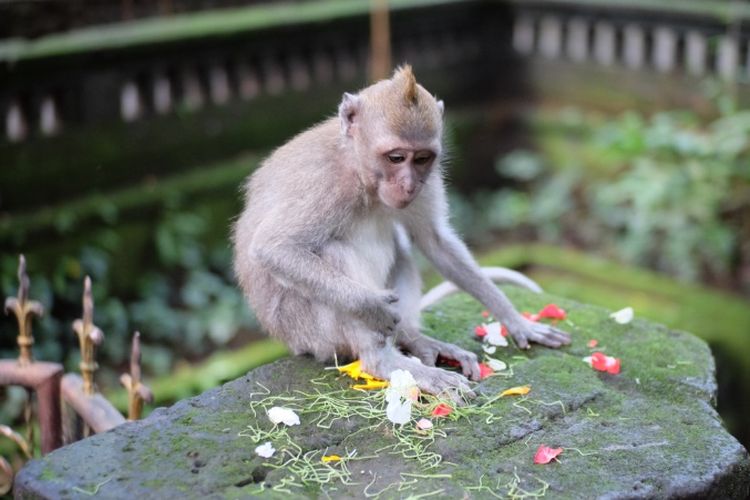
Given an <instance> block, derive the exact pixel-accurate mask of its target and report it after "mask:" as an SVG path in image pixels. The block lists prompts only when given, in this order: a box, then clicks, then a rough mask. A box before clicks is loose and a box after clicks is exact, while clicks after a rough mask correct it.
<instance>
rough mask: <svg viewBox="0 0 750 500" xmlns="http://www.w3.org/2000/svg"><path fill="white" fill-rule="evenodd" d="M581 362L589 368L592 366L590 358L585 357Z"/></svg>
mask: <svg viewBox="0 0 750 500" xmlns="http://www.w3.org/2000/svg"><path fill="white" fill-rule="evenodd" d="M583 362H584V363H587V364H588V365H589V366H592V363H591V356H586V357H585V358H583Z"/></svg>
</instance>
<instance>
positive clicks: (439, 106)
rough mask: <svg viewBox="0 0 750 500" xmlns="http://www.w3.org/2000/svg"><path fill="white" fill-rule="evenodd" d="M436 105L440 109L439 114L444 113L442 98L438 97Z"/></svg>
mask: <svg viewBox="0 0 750 500" xmlns="http://www.w3.org/2000/svg"><path fill="white" fill-rule="evenodd" d="M437 106H438V109H439V110H440V114H441V115H443V114H445V103H444V102H443V100H442V99H440V100H439V101H438V102H437Z"/></svg>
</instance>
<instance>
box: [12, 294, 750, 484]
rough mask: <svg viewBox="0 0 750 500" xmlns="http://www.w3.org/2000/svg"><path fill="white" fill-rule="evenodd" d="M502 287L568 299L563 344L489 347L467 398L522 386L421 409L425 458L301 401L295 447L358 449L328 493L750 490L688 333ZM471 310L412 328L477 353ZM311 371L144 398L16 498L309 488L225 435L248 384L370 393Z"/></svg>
mask: <svg viewBox="0 0 750 500" xmlns="http://www.w3.org/2000/svg"><path fill="white" fill-rule="evenodd" d="M508 293H509V295H510V296H511V298H512V300H513V301H514V302H515V303H516V304H517V305H518V306H519V308H520V309H522V310H529V311H532V310H538V309H539V308H540V307H541V306H543V305H544V304H546V303H548V302H551V301H555V302H556V303H557V304H558V305H560V306H562V307H564V308H565V309H566V310H567V311H568V320H566V321H564V322H563V323H562V325H561V326H563V327H564V328H566V329H568V330H569V331H571V333H572V334H573V344H572V345H571V346H570V347H567V348H565V349H562V350H550V349H544V348H540V347H534V348H533V349H532V350H530V351H524V352H521V351H517V350H515V349H513V348H508V349H507V350H503V348H499V350H498V353H497V354H496V355H495V357H497V358H499V359H502V360H504V361H506V362H508V363H511V364H512V365H513V367H512V368H513V375H512V377H500V376H496V377H490V378H488V379H486V380H484V381H483V382H482V383H481V384H480V385H479V387H478V392H479V393H480V396H479V398H478V399H479V400H481V399H482V398H486V397H491V396H493V395H495V394H497V393H499V391H501V390H503V389H505V388H507V387H510V386H513V385H523V384H530V385H531V386H532V392H531V393H530V394H529V395H528V398H527V399H525V400H522V399H518V398H516V399H513V398H503V399H500V400H497V401H496V402H495V403H493V404H492V412H493V415H494V417H493V418H494V421H492V422H491V423H489V424H488V423H487V422H486V420H485V418H484V416H482V417H481V418H479V417H478V416H477V415H473V416H469V417H467V418H461V419H457V420H451V419H444V420H441V421H439V422H436V428H437V429H439V430H441V431H442V432H444V433H445V437H437V438H436V440H435V442H434V443H432V444H431V445H430V450H431V451H434V452H435V453H437V454H439V455H440V456H441V457H442V461H441V462H440V464H439V465H437V466H436V467H434V468H432V469H430V470H424V469H423V468H420V466H419V465H418V463H417V462H416V461H415V460H411V459H408V458H405V457H404V455H403V454H399V453H395V454H394V453H389V452H382V451H381V452H378V450H381V449H382V448H383V447H385V446H391V445H393V444H394V442H395V441H394V440H395V438H394V435H393V433H392V431H389V429H390V426H388V425H385V424H383V425H382V426H380V427H378V428H377V429H376V430H375V431H373V432H369V431H363V429H365V428H366V427H367V426H368V425H370V423H371V422H368V421H366V419H364V418H362V417H358V416H355V417H352V418H350V419H348V420H341V421H338V422H335V423H334V424H333V425H332V426H331V427H330V428H321V427H317V426H315V424H314V419H315V417H316V414H314V413H305V408H304V407H302V408H301V410H300V412H299V413H300V416H301V420H302V425H300V426H295V427H291V428H289V430H288V435H289V437H290V439H293V440H294V442H295V443H296V444H297V445H298V446H300V448H301V449H302V450H303V452H307V451H310V452H314V453H313V454H312V455H311V456H312V457H314V458H315V457H318V456H319V455H323V454H324V453H338V454H344V450H353V449H355V448H356V449H357V457H358V458H359V459H358V460H356V461H351V462H350V463H348V464H347V465H348V470H349V471H350V472H351V475H350V477H349V480H348V482H347V484H342V483H341V482H339V481H335V482H331V483H330V486H328V485H326V486H325V490H326V494H327V495H330V496H331V497H335V498H353V497H362V496H363V494H364V492H365V491H367V493H368V494H373V493H377V492H382V493H381V495H380V496H381V497H382V498H398V497H402V496H409V495H419V494H426V493H436V494H439V495H440V496H445V497H451V498H461V497H463V496H465V495H468V496H469V497H486V496H489V495H490V491H492V493H495V494H499V495H507V494H509V493H510V492H511V490H512V489H513V488H515V489H516V490H515V493H517V494H518V493H519V491H518V489H523V490H526V491H532V490H536V491H542V490H543V491H545V492H546V494H547V496H548V497H551V498H583V497H586V498H591V497H600V498H654V497H658V498H677V497H679V498H683V497H685V498H745V497H746V496H747V495H748V493H750V460H749V459H748V454H747V451H746V450H745V449H744V448H743V447H742V446H741V445H740V444H739V443H738V442H737V441H736V440H735V439H734V438H733V437H732V436H731V435H729V434H728V433H727V432H726V431H725V430H724V428H723V426H722V423H721V421H720V419H719V416H718V415H717V413H716V411H715V409H714V407H713V403H714V399H715V395H716V384H715V379H714V363H713V359H712V357H711V354H710V351H709V349H708V347H707V346H706V344H705V343H704V342H703V341H701V340H699V339H697V338H696V337H694V336H692V335H690V334H687V333H683V332H677V331H671V330H668V329H667V328H665V327H663V326H660V325H657V324H655V323H652V322H649V321H645V320H640V319H637V318H636V319H635V320H634V321H633V322H632V323H630V324H628V325H617V324H615V323H614V322H613V321H612V320H610V319H609V317H608V311H605V310H603V309H600V308H595V307H591V306H586V305H581V304H577V303H575V302H572V301H566V300H562V299H558V298H554V297H550V296H545V295H534V294H530V293H526V292H523V291H520V290H515V289H514V290H508ZM480 311H481V306H480V305H479V304H477V303H476V302H474V301H472V300H470V299H469V298H468V297H466V296H464V295H457V296H454V297H451V298H449V299H447V300H445V301H444V302H442V303H441V304H439V305H438V306H437V307H436V308H433V309H432V310H430V311H428V312H427V313H425V316H424V325H425V329H426V330H427V332H428V333H430V334H432V335H434V336H436V337H440V338H443V339H446V340H450V341H453V342H456V343H457V344H460V345H462V346H463V347H466V348H469V349H472V350H474V351H475V352H481V349H480V345H479V343H478V342H477V341H476V339H475V338H474V336H473V334H472V332H473V327H474V326H475V325H476V324H477V323H479V322H481V320H482V318H481V316H480ZM591 338H595V339H597V340H598V341H599V349H600V350H603V351H604V352H605V353H607V354H609V355H615V356H617V357H620V358H621V359H622V373H621V374H619V375H609V374H603V373H599V372H595V371H593V370H592V369H591V368H590V367H589V366H587V365H586V364H585V363H583V362H582V361H581V358H583V357H584V356H586V355H588V354H589V353H590V349H588V348H587V347H586V343H587V342H588V340H589V339H591ZM513 356H524V357H526V358H528V359H520V358H513ZM322 368H323V366H322V365H321V364H319V363H316V362H314V361H312V360H310V359H307V358H289V359H284V360H281V361H278V362H276V363H272V364H269V365H266V366H263V367H261V368H259V369H257V370H254V371H252V372H250V373H249V374H248V375H247V376H245V377H242V378H240V379H237V380H234V381H232V382H229V383H227V384H225V385H224V386H222V387H218V388H215V389H213V390H210V391H208V392H206V393H204V394H202V395H200V396H198V397H195V398H191V399H187V400H184V401H181V402H179V403H177V404H175V405H174V406H172V407H170V408H166V409H158V410H156V411H154V412H153V413H152V414H151V415H150V416H149V417H148V418H147V419H145V420H143V421H140V422H134V423H127V424H125V425H122V426H120V427H118V428H116V429H114V430H112V431H110V432H106V433H104V434H100V435H97V436H94V437H92V438H89V439H86V440H84V441H81V442H79V443H76V444H73V445H71V446H67V447H65V448H62V449H60V450H57V451H55V452H53V453H51V454H50V455H47V456H46V457H44V458H42V459H40V460H34V461H32V462H30V463H29V464H28V465H27V466H26V467H25V468H24V469H23V470H22V471H21V472H20V473H19V475H18V477H17V482H16V489H15V492H14V493H15V496H16V498H79V497H80V498H84V497H87V496H89V495H90V494H91V493H92V492H94V491H97V493H98V494H99V495H101V496H102V497H106V498H138V497H145V498H185V497H195V498H245V497H249V496H256V495H258V494H261V493H262V496H272V497H276V496H278V497H282V496H287V495H288V494H289V493H287V492H291V493H293V494H295V495H303V496H318V495H320V494H321V492H320V491H319V490H318V489H317V488H316V487H313V486H310V485H301V486H300V487H298V486H294V484H292V485H290V484H289V483H290V482H291V483H295V481H294V480H291V481H290V480H289V474H290V473H289V471H288V470H287V469H285V468H283V467H282V468H279V469H274V468H272V467H268V466H264V465H262V464H263V463H264V462H267V463H272V464H274V463H276V462H279V463H280V461H281V460H282V458H281V453H279V454H277V456H275V457H273V458H271V459H267V460H265V459H261V458H260V457H258V456H256V455H255V453H254V448H255V446H256V443H255V442H253V441H252V440H250V438H248V437H240V436H238V433H240V432H241V431H243V430H244V429H246V428H247V426H248V425H250V424H252V425H255V426H257V428H260V429H265V430H268V429H270V427H271V426H270V423H269V422H268V420H267V418H266V416H265V415H264V414H263V413H262V412H257V413H256V416H254V415H253V411H252V408H257V407H258V406H257V405H258V401H259V400H260V399H262V398H265V397H267V396H265V395H262V394H259V393H261V392H264V391H263V390H261V389H259V387H260V386H259V385H258V384H262V385H263V386H264V387H266V388H267V389H268V391H269V393H270V395H273V396H279V395H284V394H287V395H289V396H290V397H294V394H296V393H295V392H294V391H297V390H300V391H305V392H308V393H309V392H312V391H314V390H315V387H316V386H314V385H313V384H311V383H310V382H309V381H310V380H312V379H320V378H321V377H323V379H322V380H325V381H326V384H327V387H330V388H331V389H332V390H340V389H344V390H345V391H344V392H345V393H346V394H350V396H351V397H355V398H356V397H360V398H364V397H371V398H376V397H377V396H376V395H373V394H370V395H369V396H366V395H365V394H361V393H356V392H354V391H350V390H346V387H347V386H348V385H350V383H351V382H350V381H349V380H345V379H343V378H341V377H339V376H337V375H336V374H334V372H330V371H329V372H324V371H323V370H322ZM350 396H347V397H350ZM382 418H383V420H385V415H383V416H382ZM272 441H273V440H272ZM542 443H544V444H547V445H550V446H560V447H563V448H565V451H564V452H563V454H562V455H561V456H560V463H551V464H548V465H544V466H542V465H534V464H533V462H532V458H533V455H534V451H535V450H536V448H537V447H538V446H539V445H540V444H542ZM275 446H276V447H277V448H282V446H281V445H280V444H279V443H275ZM315 450H318V452H315ZM390 451H393V449H391V450H390ZM315 460H317V461H319V458H315ZM404 474H413V475H408V476H404ZM297 480H298V479H297ZM544 485H546V486H544ZM97 486H98V488H97ZM274 486H276V487H277V490H273V489H272V488H273V487H274ZM399 489H400V491H399Z"/></svg>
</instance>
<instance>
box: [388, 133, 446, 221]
mask: <svg viewBox="0 0 750 500" xmlns="http://www.w3.org/2000/svg"><path fill="white" fill-rule="evenodd" d="M437 155H438V152H437V150H436V148H435V147H431V145H424V144H423V145H420V144H400V145H398V147H395V148H394V147H392V148H385V149H382V148H381V149H380V150H379V151H378V160H377V165H376V167H375V168H376V178H377V180H378V185H377V193H378V198H380V201H381V202H383V203H384V204H385V205H386V206H389V207H391V208H398V209H401V208H406V207H407V206H409V204H410V203H411V202H412V201H414V199H415V198H416V197H417V196H418V195H419V192H420V191H421V189H422V186H423V185H424V183H425V181H426V180H427V177H428V176H429V175H430V172H432V169H433V166H434V164H435V161H436V158H437Z"/></svg>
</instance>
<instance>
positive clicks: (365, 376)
mask: <svg viewBox="0 0 750 500" xmlns="http://www.w3.org/2000/svg"><path fill="white" fill-rule="evenodd" d="M336 369H337V370H338V371H339V373H343V374H344V375H346V376H348V377H350V378H352V379H354V380H364V381H365V383H364V384H355V385H353V386H352V388H353V389H359V390H361V391H371V390H375V389H383V388H385V387H388V381H387V380H381V379H379V378H375V377H373V376H372V375H370V374H369V373H366V372H364V371H362V361H361V360H359V359H358V360H357V361H354V362H352V363H349V364H348V365H344V366H338V367H336Z"/></svg>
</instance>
